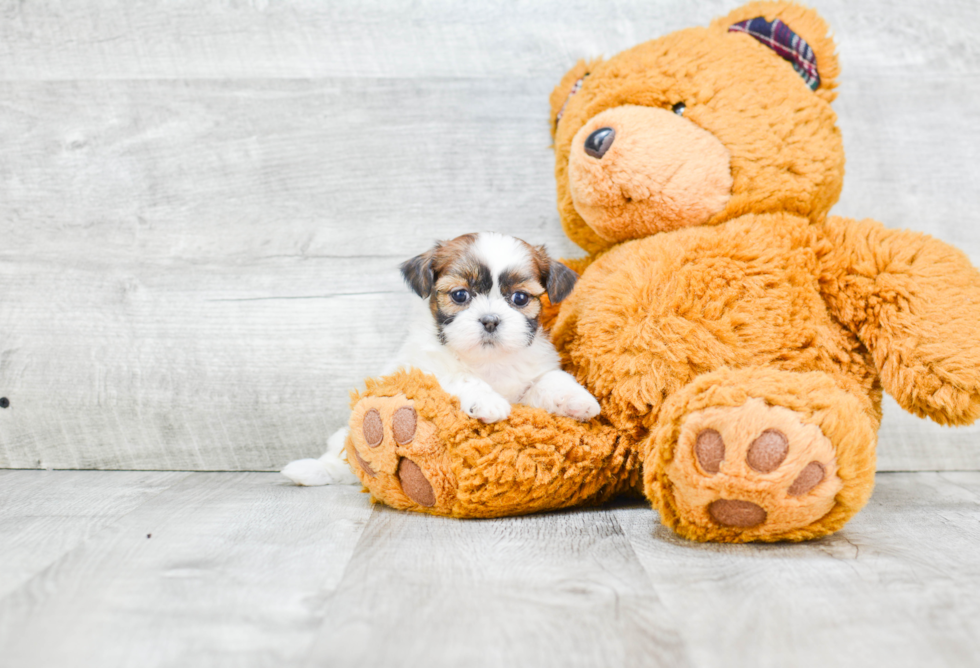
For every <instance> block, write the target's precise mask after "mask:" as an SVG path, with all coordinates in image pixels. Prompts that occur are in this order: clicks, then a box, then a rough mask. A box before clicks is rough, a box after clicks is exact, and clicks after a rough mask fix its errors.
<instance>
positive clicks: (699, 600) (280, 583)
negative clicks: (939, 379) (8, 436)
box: [0, 471, 980, 668]
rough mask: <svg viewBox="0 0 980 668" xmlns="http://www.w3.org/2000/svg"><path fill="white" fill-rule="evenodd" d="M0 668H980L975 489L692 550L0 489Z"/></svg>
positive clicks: (79, 490) (283, 487)
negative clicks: (809, 530) (843, 522)
mask: <svg viewBox="0 0 980 668" xmlns="http://www.w3.org/2000/svg"><path fill="white" fill-rule="evenodd" d="M0 545H2V546H3V549H2V550H0V665H2V666H4V667H5V668H8V667H10V668H13V667H20V666H25V667H31V668H36V667H42V666H99V667H108V666H141V667H143V666H360V667H365V666H399V667H408V666H426V667H428V668H433V667H435V666H725V667H729V666H781V667H784V666H862V667H866V666H877V665H882V666H889V667H890V668H895V667H898V666H917V667H921V666H976V665H977V663H978V661H980V557H978V555H980V473H971V472H947V473H928V472H920V473H880V474H879V475H878V486H877V490H876V492H875V495H874V497H873V499H872V500H871V503H870V504H869V506H868V507H867V508H866V509H865V510H864V511H863V512H862V513H861V514H859V515H858V516H857V518H856V519H855V520H853V521H852V522H851V523H850V524H848V525H847V527H845V529H844V530H843V531H841V532H840V533H838V534H836V535H834V536H831V537H829V538H826V539H823V540H819V541H814V542H811V543H806V544H801V545H793V544H779V545H748V546H746V545H741V546H736V545H700V544H694V543H688V542H686V541H683V540H681V539H679V538H677V537H675V536H674V535H673V534H671V533H670V532H669V531H667V530H665V529H664V528H663V527H661V526H660V524H659V522H658V521H657V516H656V514H655V513H654V512H652V511H651V510H650V509H649V508H647V507H646V506H645V505H644V504H640V503H636V504H620V505H614V506H609V507H604V508H599V509H586V510H577V511H573V512H565V513H554V514H548V515H541V516H534V517H524V518H509V519H501V520H488V521H456V520H447V519H443V518H436V517H428V516H423V515H415V514H411V513H402V512H397V511H392V510H390V509H387V508H384V507H382V506H373V507H372V505H371V503H370V501H369V499H368V496H367V495H366V494H362V493H361V492H360V491H359V489H357V488H354V487H332V488H331V487H325V488H298V487H293V486H291V485H288V484H286V482H285V480H283V479H281V478H280V477H279V476H278V475H277V474H273V473H184V472H145V471H144V472H105V471H0Z"/></svg>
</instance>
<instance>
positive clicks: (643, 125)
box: [568, 105, 733, 241]
mask: <svg viewBox="0 0 980 668" xmlns="http://www.w3.org/2000/svg"><path fill="white" fill-rule="evenodd" d="M568 179H569V183H568V185H569V190H570V194H571V196H572V203H573V204H574V205H575V210H576V211H577V212H578V214H579V215H580V216H581V217H582V219H583V220H584V221H585V223H586V224H587V225H588V226H589V227H591V228H592V229H593V230H594V231H595V232H596V234H598V235H599V236H600V237H602V238H603V239H606V240H607V241H625V240H627V239H638V238H640V237H645V236H648V235H650V234H655V233H657V232H664V231H667V230H673V229H677V228H680V227H689V226H692V225H703V224H705V223H707V222H709V221H710V220H711V218H712V216H715V215H716V214H718V213H721V212H722V211H724V209H725V207H726V206H727V204H728V201H729V199H730V198H731V193H732V183H733V181H732V172H731V155H730V153H729V152H728V149H727V148H726V147H725V146H724V144H722V143H721V141H720V140H719V139H718V138H717V137H716V136H715V135H713V134H712V133H710V132H708V131H707V130H705V129H703V128H701V127H699V126H698V125H696V124H695V123H693V122H692V121H691V120H688V119H687V118H685V117H682V116H680V115H679V114H677V113H675V112H673V111H671V110H670V109H662V108H659V107H644V106H638V105H624V106H620V107H613V108H612V109H607V110H605V111H603V112H601V113H599V114H597V115H596V116H594V117H592V118H591V119H590V120H589V121H588V122H586V124H585V125H584V126H582V127H581V128H580V129H579V131H578V132H577V133H576V135H575V137H574V139H573V140H572V145H571V153H570V155H569V158H568Z"/></svg>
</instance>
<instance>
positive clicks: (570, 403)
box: [282, 232, 599, 485]
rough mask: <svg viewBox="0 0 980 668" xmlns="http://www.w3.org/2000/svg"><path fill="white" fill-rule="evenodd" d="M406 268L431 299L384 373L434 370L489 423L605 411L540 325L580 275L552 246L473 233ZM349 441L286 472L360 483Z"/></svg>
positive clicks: (340, 434) (339, 440)
mask: <svg viewBox="0 0 980 668" xmlns="http://www.w3.org/2000/svg"><path fill="white" fill-rule="evenodd" d="M401 270H402V275H403V276H404V278H405V281H406V282H407V283H408V285H409V286H410V287H411V288H412V290H413V291H414V292H415V293H416V294H417V295H418V296H419V297H421V298H422V300H421V301H418V302H417V309H416V311H417V312H416V314H415V317H414V319H413V322H412V323H411V326H410V328H409V333H408V337H407V338H406V340H405V343H404V344H403V345H402V347H401V349H400V351H399V352H398V355H397V356H396V357H395V359H394V361H393V362H392V363H391V364H389V365H388V368H387V369H386V370H385V371H384V372H383V374H386V373H390V372H392V371H394V370H395V369H397V368H398V367H416V368H418V369H420V370H422V371H425V372H426V373H430V374H432V375H434V376H435V377H436V378H438V380H439V384H440V385H441V386H442V388H443V389H444V390H446V391H447V392H449V393H450V394H453V395H455V396H457V397H459V402H460V407H461V408H462V409H463V410H464V411H465V412H466V413H467V414H468V415H470V416H471V417H474V418H477V419H479V420H482V421H483V422H497V421H498V420H503V419H505V418H506V417H507V416H508V415H510V409H511V404H514V403H520V404H524V405H527V406H535V407H537V408H543V409H545V410H546V411H548V412H550V413H555V414H557V415H564V416H567V417H571V418H575V419H576V420H582V421H585V420H589V419H591V418H593V417H595V416H596V415H598V414H599V403H598V402H597V401H596V400H595V398H594V397H593V396H592V395H591V394H589V392H588V391H587V390H586V389H585V388H583V387H582V386H581V385H579V384H578V382H577V381H576V380H575V378H573V377H572V376H571V375H569V374H567V373H565V372H564V371H562V370H561V366H560V364H559V358H558V353H557V352H556V351H555V348H554V346H553V345H552V344H551V341H550V340H549V339H548V336H547V334H545V333H544V331H543V330H542V328H541V325H540V323H539V322H538V316H539V315H540V313H541V296H542V295H544V294H545V293H547V294H548V299H549V300H550V301H551V302H553V303H557V302H560V301H561V300H562V299H564V298H565V297H566V296H568V294H569V293H570V292H571V291H572V288H573V287H574V286H575V281H576V280H577V279H578V276H577V275H576V274H575V272H573V271H572V270H570V269H568V268H567V267H565V266H564V265H563V264H561V263H559V262H555V261H554V260H552V259H551V258H549V257H548V255H547V253H545V251H544V248H543V247H536V246H531V245H530V244H528V243H526V242H524V241H522V240H520V239H515V238H514V237H510V236H505V235H502V234H497V233H494V232H483V233H479V234H464V235H463V236H461V237H457V238H455V239H453V240H452V241H447V242H440V243H438V244H436V246H435V247H434V248H432V249H430V250H428V251H426V252H425V253H422V254H421V255H418V256H416V257H414V258H412V259H411V260H408V261H407V262H405V263H404V264H402V266H401ZM383 374H382V375H383ZM346 438H347V428H346V427H345V428H343V429H340V430H339V431H337V432H336V433H335V434H333V435H332V436H331V437H330V439H329V440H328V441H327V453H326V454H325V455H323V457H321V458H320V459H301V460H298V461H294V462H291V463H290V464H289V465H287V466H286V468H284V469H283V470H282V473H283V475H285V476H286V477H287V478H289V479H290V480H292V481H293V482H295V483H297V484H300V485H324V484H329V483H340V482H350V483H356V482H358V481H357V478H356V476H354V474H353V473H351V472H350V469H349V468H348V466H347V463H346V461H344V459H343V456H344V452H345V451H344V442H345V440H346Z"/></svg>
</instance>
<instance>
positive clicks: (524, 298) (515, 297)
mask: <svg viewBox="0 0 980 668" xmlns="http://www.w3.org/2000/svg"><path fill="white" fill-rule="evenodd" d="M510 300H511V301H512V302H514V306H527V303H528V302H529V301H530V300H531V297H530V296H529V295H528V294H527V293H526V292H515V293H514V294H512V295H511V296H510Z"/></svg>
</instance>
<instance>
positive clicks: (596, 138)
mask: <svg viewBox="0 0 980 668" xmlns="http://www.w3.org/2000/svg"><path fill="white" fill-rule="evenodd" d="M615 138H616V131H615V130H613V129H612V128H599V129H598V130H596V131H595V132H593V133H592V134H590V135H589V136H588V137H586V138H585V152H586V153H588V154H589V155H591V156H592V157H593V158H601V157H602V156H604V155H605V154H606V151H608V150H609V147H610V146H612V143H613V140H614V139H615Z"/></svg>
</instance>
